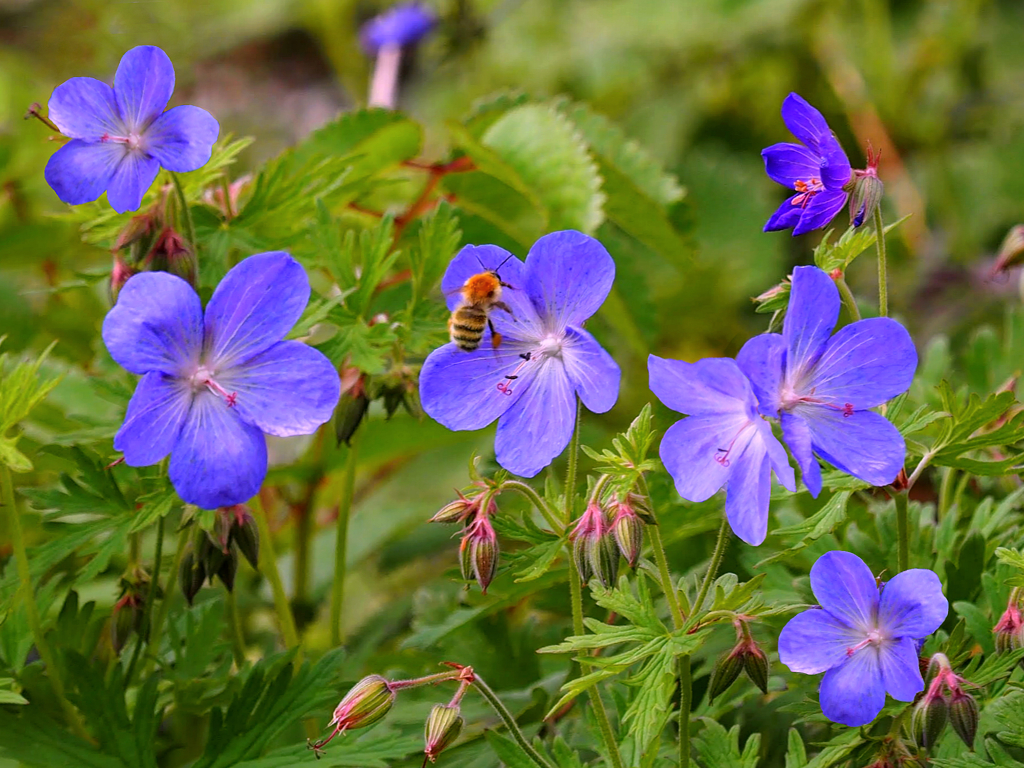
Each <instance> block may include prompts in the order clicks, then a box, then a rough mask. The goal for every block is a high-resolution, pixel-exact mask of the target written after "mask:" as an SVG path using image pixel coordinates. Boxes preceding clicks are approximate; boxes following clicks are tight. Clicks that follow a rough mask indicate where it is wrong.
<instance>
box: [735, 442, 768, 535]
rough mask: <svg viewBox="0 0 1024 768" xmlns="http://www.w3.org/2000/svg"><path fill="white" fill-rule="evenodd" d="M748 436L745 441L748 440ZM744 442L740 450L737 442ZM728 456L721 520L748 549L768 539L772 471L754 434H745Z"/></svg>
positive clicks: (764, 452)
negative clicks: (729, 472)
mask: <svg viewBox="0 0 1024 768" xmlns="http://www.w3.org/2000/svg"><path fill="white" fill-rule="evenodd" d="M748 436H749V437H748ZM743 438H747V444H746V445H745V446H743V447H742V448H741V446H740V442H741V441H742V440H743ZM734 451H735V452H736V457H735V459H733V458H732V457H733V454H732V453H730V456H729V460H730V461H732V462H733V465H734V466H733V470H732V473H731V474H730V475H729V479H728V480H727V481H726V483H725V516H726V519H727V520H728V521H729V527H730V528H732V531H733V533H735V534H736V535H737V536H739V537H740V538H741V539H742V540H743V541H745V542H747V544H750V545H751V546H754V547H756V546H758V545H759V544H761V542H763V541H764V539H765V536H767V535H768V504H769V501H770V500H771V495H772V471H771V468H770V466H769V464H768V453H767V451H765V448H764V444H763V443H762V442H761V440H760V436H758V435H757V434H756V432H755V430H752V429H751V430H746V431H745V432H744V435H743V437H741V438H740V440H737V441H736V445H735V446H734Z"/></svg>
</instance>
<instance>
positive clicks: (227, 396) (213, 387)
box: [203, 379, 238, 408]
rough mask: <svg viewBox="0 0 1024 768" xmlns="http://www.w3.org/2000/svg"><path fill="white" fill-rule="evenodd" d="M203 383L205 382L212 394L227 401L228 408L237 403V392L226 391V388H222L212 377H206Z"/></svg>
mask: <svg viewBox="0 0 1024 768" xmlns="http://www.w3.org/2000/svg"><path fill="white" fill-rule="evenodd" d="M203 384H205V385H206V386H207V388H208V389H209V390H210V391H211V392H213V393H214V394H217V395H220V396H221V397H223V398H224V400H225V402H227V404H228V408H234V407H235V406H236V405H238V393H237V392H228V391H227V390H226V389H224V387H222V386H221V385H220V384H218V383H217V382H216V381H214V380H213V379H206V381H204V382H203Z"/></svg>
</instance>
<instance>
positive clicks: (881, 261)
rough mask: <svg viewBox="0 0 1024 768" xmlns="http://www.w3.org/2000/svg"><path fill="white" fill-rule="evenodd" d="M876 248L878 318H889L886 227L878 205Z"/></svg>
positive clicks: (875, 213)
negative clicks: (883, 224)
mask: <svg viewBox="0 0 1024 768" xmlns="http://www.w3.org/2000/svg"><path fill="white" fill-rule="evenodd" d="M874 220H875V247H876V248H877V249H878V316H879V317H888V316H889V270H888V265H887V256H886V249H885V227H884V226H882V206H880V205H876V206H875V212H874Z"/></svg>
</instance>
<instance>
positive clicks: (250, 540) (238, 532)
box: [231, 507, 260, 569]
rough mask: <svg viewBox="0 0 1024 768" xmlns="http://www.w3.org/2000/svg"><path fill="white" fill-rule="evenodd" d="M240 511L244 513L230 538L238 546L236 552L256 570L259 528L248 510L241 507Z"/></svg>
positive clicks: (258, 553) (258, 559) (258, 551)
mask: <svg viewBox="0 0 1024 768" xmlns="http://www.w3.org/2000/svg"><path fill="white" fill-rule="evenodd" d="M242 509H243V510H244V511H243V512H242V518H241V521H240V522H236V524H235V528H234V530H233V531H232V532H231V538H232V540H233V541H234V542H235V544H237V545H238V551H239V552H241V553H242V554H243V555H244V556H245V559H246V560H248V561H249V565H251V566H252V567H253V568H257V569H258V568H259V562H260V532H259V528H258V527H257V525H256V519H255V518H254V517H253V516H252V514H251V513H250V512H249V510H248V509H247V508H245V507H242Z"/></svg>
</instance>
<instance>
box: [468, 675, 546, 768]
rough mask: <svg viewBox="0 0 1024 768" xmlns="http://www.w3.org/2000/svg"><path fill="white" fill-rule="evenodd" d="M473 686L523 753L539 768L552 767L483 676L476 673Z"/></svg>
mask: <svg viewBox="0 0 1024 768" xmlns="http://www.w3.org/2000/svg"><path fill="white" fill-rule="evenodd" d="M473 686H474V687H475V688H476V689H477V690H478V691H480V695H481V696H483V697H484V698H485V699H487V703H488V704H490V705H491V707H492V708H493V709H494V711H495V712H496V713H497V715H498V717H500V718H501V721H502V722H503V723H504V724H505V727H506V728H508V732H509V733H510V734H511V735H512V738H513V739H514V740H515V742H516V744H517V745H518V746H519V748H520V749H521V750H523V753H524V754H525V755H526V756H527V757H528V758H530V759H531V760H532V761H533V762H534V763H536V764H537V765H538V766H540V768H554V766H552V765H551V763H549V762H548V761H547V760H545V759H544V758H543V757H541V755H540V753H539V752H537V750H536V749H534V748H533V745H532V744H530V742H529V740H528V739H527V738H526V735H525V734H524V733H523V732H522V731H521V730H520V728H519V724H518V723H516V719H515V718H514V717H512V713H511V712H509V711H508V708H507V707H506V706H505V705H504V704H503V703H502V701H501V699H499V698H498V696H497V694H496V693H495V692H494V691H492V690H491V688H490V686H489V685H487V683H485V682H484V681H483V678H481V677H480V676H479V675H477V676H476V677H475V679H474V680H473Z"/></svg>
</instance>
